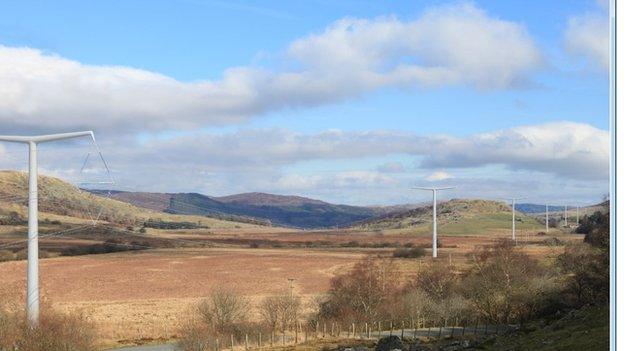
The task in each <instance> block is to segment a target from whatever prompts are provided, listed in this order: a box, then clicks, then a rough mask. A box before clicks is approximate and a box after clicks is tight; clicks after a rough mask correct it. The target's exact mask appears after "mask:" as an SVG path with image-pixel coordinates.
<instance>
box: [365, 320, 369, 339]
mask: <svg viewBox="0 0 624 351" xmlns="http://www.w3.org/2000/svg"><path fill="white" fill-rule="evenodd" d="M364 328H365V329H366V339H370V330H369V329H368V322H366V323H364Z"/></svg>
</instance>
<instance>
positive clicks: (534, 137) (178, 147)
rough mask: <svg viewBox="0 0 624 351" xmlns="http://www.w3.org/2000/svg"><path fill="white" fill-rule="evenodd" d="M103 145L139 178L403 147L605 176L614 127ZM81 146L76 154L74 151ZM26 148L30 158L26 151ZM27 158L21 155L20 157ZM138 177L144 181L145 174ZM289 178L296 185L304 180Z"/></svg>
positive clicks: (567, 125)
mask: <svg viewBox="0 0 624 351" xmlns="http://www.w3.org/2000/svg"><path fill="white" fill-rule="evenodd" d="M50 147H53V146H52V145H50ZM102 147H103V149H104V152H105V154H106V155H110V156H111V157H112V159H111V161H110V163H111V165H112V166H113V168H116V169H118V170H119V171H120V172H122V173H125V174H127V175H128V177H133V174H135V172H137V169H139V168H140V169H141V171H143V172H147V171H149V172H151V173H162V174H164V175H166V174H169V175H171V176H174V175H177V174H179V172H182V171H186V172H190V173H192V174H201V172H217V173H222V174H231V173H237V172H244V173H253V174H256V175H257V177H262V176H264V174H263V173H262V172H274V171H275V170H276V169H279V168H280V167H284V166H289V165H301V164H303V163H305V162H307V161H316V160H348V159H358V158H367V157H386V156H391V155H397V154H403V155H411V156H414V157H415V158H417V159H418V160H420V163H419V164H418V165H419V167H420V168H421V169H425V170H440V169H444V170H445V171H450V170H452V169H457V168H478V167H483V166H488V165H502V166H504V167H506V168H508V169H511V170H528V171H537V172H543V173H547V174H551V175H556V176H559V177H563V178H569V179H602V180H604V179H608V174H609V133H608V131H605V130H601V129H598V128H595V127H593V126H591V125H588V124H583V123H574V122H553V123H546V124H539V125H530V126H521V127H514V128H509V129H502V130H496V131H492V132H487V133H479V134H474V135H469V136H466V137H455V136H449V135H418V134H415V133H407V132H400V131H383V130H376V131H368V132H344V131H337V130H331V131H326V132H320V133H314V134H305V133H298V132H293V131H289V130H283V129H253V130H241V131H238V132H231V133H225V134H217V133H196V134H193V135H187V136H180V137H173V138H169V139H153V140H150V141H148V142H145V143H142V144H141V145H136V144H134V143H132V142H127V143H126V142H124V143H119V142H116V141H115V142H114V141H111V142H110V143H109V144H108V145H107V144H103V145H102ZM84 151H85V150H83V149H76V151H73V149H72V146H69V147H66V148H64V149H63V152H62V153H61V152H59V153H56V154H50V155H47V156H46V157H45V159H46V160H47V161H42V162H50V164H51V165H55V164H58V165H59V167H66V165H67V164H68V163H67V162H68V160H74V166H76V167H78V168H79V167H80V166H81V164H80V161H82V159H83V158H84ZM74 152H76V155H74V156H75V157H72V153H74ZM19 155H21V156H24V157H25V155H24V154H23V153H20V154H19ZM24 157H21V158H20V161H19V162H21V163H20V164H23V161H24ZM43 159H44V158H42V160H43ZM1 161H4V162H1ZM16 162H17V160H16ZM8 163H9V161H8V160H0V168H2V167H10V165H9V164H8ZM137 165H140V167H137ZM395 166H396V165H395ZM372 167H374V166H372ZM373 173H374V174H375V175H376V177H377V178H376V179H377V180H382V179H383V178H380V177H379V176H382V175H386V176H387V175H388V173H383V167H382V168H378V169H377V172H373ZM395 174H399V172H395ZM367 176H369V179H373V178H371V177H370V174H360V175H359V178H361V179H365V178H366V177H367ZM137 179H141V181H144V178H143V177H138V178H137ZM342 179H349V177H347V176H345V177H343V178H342ZM388 179H390V178H388ZM286 180H288V179H286ZM286 180H284V181H286ZM386 180H387V179H386ZM288 181H290V182H292V183H293V184H295V182H296V181H297V179H290V180H288ZM337 181H340V179H337Z"/></svg>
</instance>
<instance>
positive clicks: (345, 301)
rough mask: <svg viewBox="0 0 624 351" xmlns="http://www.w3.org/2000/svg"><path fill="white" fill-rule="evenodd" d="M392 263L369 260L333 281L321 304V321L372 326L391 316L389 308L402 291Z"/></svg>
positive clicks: (361, 262)
mask: <svg viewBox="0 0 624 351" xmlns="http://www.w3.org/2000/svg"><path fill="white" fill-rule="evenodd" d="M399 284H400V282H399V276H398V273H397V270H396V267H395V265H394V264H393V263H392V261H382V260H374V259H372V258H366V259H364V260H362V261H360V262H358V263H357V264H356V265H355V266H354V267H353V268H352V269H351V270H350V271H349V272H347V273H345V274H342V275H338V276H336V277H334V278H332V280H331V283H330V285H331V287H330V290H329V292H328V294H327V296H326V297H325V299H324V300H322V301H320V304H319V318H320V319H324V320H343V321H348V320H350V321H357V322H369V323H372V322H374V321H377V320H379V319H381V318H382V317H386V316H387V315H388V313H387V311H388V307H389V306H391V305H392V303H391V301H392V299H393V298H394V297H395V295H396V294H397V293H398V292H399V290H400V285H399Z"/></svg>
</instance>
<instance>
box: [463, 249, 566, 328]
mask: <svg viewBox="0 0 624 351" xmlns="http://www.w3.org/2000/svg"><path fill="white" fill-rule="evenodd" d="M475 258H476V260H475V263H474V267H473V269H472V270H471V272H470V273H469V275H468V276H467V277H466V278H465V279H464V280H463V282H462V288H463V291H464V296H465V297H466V298H467V299H468V300H470V302H471V303H472V305H473V306H474V308H475V310H476V312H477V313H478V314H479V315H481V317H483V318H486V319H487V320H490V321H493V322H501V323H509V322H511V321H516V320H517V319H523V318H526V317H530V316H533V315H534V313H535V311H536V310H537V309H539V308H541V303H542V301H544V299H545V297H547V296H548V295H549V294H550V293H551V290H552V289H554V288H555V287H556V286H555V285H554V282H553V281H552V279H551V277H550V275H549V272H548V271H546V270H544V269H543V268H542V267H541V266H539V264H538V262H537V260H535V259H533V258H531V257H529V256H528V255H527V254H525V253H522V252H520V251H518V250H517V249H516V248H515V246H514V245H513V243H512V242H511V241H502V242H500V243H499V244H498V245H495V246H493V247H489V248H484V249H483V250H482V251H481V252H479V253H478V254H477V255H476V257H475Z"/></svg>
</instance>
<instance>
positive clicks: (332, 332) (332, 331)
mask: <svg viewBox="0 0 624 351" xmlns="http://www.w3.org/2000/svg"><path fill="white" fill-rule="evenodd" d="M330 335H331V336H335V335H334V322H332V323H331V334H330Z"/></svg>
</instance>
